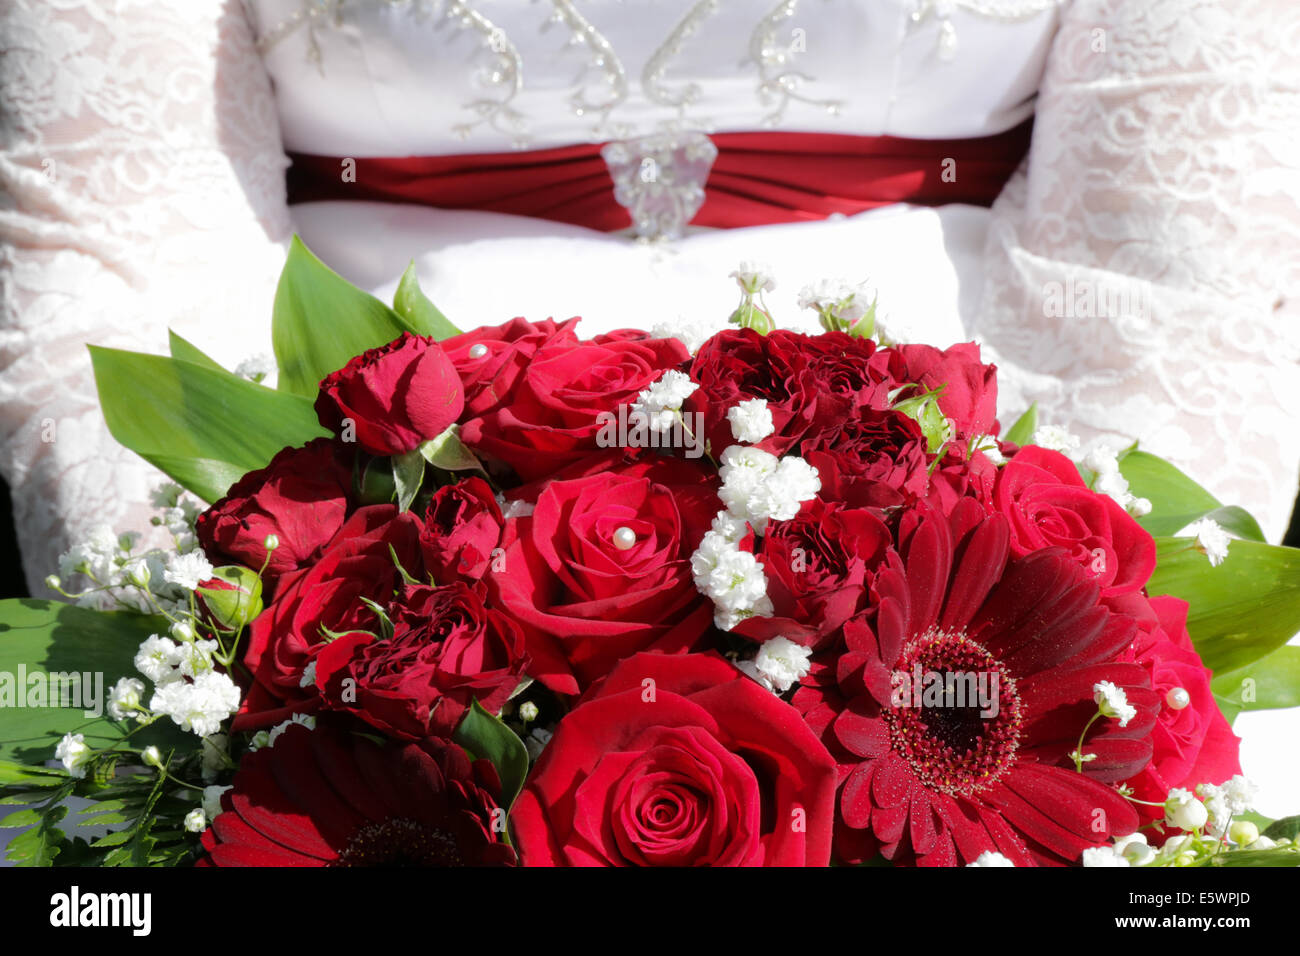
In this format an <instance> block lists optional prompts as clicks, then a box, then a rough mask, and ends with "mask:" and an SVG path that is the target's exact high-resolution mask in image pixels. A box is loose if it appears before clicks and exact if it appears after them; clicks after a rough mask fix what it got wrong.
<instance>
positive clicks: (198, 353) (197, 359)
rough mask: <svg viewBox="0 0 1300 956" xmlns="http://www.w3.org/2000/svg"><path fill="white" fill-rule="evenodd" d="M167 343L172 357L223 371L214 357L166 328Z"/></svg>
mask: <svg viewBox="0 0 1300 956" xmlns="http://www.w3.org/2000/svg"><path fill="white" fill-rule="evenodd" d="M167 344H168V348H169V350H170V351H171V353H172V358H174V359H180V360H181V361H182V362H192V363H194V364H195V365H203V366H206V367H207V368H211V369H216V370H217V371H219V372H224V371H225V369H224V368H222V366H221V364H220V363H218V362H217V360H216V359H213V358H211V357H209V356H208V354H207V353H206V352H204V351H203V350H202V349H200V348H199V347H198V346H197V345H194V344H193V343H192V342H189V341H187V340H185V339H183V338H181V337H180V336H179V335H177V334H176V333H175V332H174V331H172V330H171V329H168V330H167Z"/></svg>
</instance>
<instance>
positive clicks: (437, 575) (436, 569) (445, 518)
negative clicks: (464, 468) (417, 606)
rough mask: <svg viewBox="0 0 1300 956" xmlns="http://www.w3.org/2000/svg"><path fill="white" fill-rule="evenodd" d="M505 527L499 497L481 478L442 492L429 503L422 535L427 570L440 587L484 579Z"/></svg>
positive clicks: (444, 489)
mask: <svg viewBox="0 0 1300 956" xmlns="http://www.w3.org/2000/svg"><path fill="white" fill-rule="evenodd" d="M504 526H505V518H504V517H502V515H501V508H500V506H499V505H497V501H496V496H495V495H493V493H492V489H491V488H490V487H488V483H487V482H486V481H484V480H483V479H482V478H466V479H465V480H464V481H461V482H459V483H458V484H454V485H447V486H446V487H444V488H439V489H438V490H437V491H436V492H434V495H433V497H432V498H431V499H430V501H429V508H428V511H427V512H426V513H425V516H424V530H423V531H422V532H420V550H421V551H422V552H423V553H424V566H425V568H426V569H427V570H428V572H429V573H430V574H431V575H433V579H434V581H436V582H437V583H439V584H450V583H451V582H452V581H465V582H467V583H472V582H474V581H477V580H479V579H481V578H482V577H483V575H484V574H486V573H487V570H488V567H489V565H490V563H491V561H492V557H493V551H494V550H495V549H496V547H497V545H498V544H499V543H500V541H501V529H502V528H503V527H504ZM503 553H504V552H503Z"/></svg>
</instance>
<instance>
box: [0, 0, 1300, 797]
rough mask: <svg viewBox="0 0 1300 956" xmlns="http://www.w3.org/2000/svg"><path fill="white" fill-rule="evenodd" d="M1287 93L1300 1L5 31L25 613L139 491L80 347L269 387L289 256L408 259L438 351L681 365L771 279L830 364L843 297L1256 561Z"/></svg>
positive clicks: (949, 3) (64, 9) (896, 2)
mask: <svg viewBox="0 0 1300 956" xmlns="http://www.w3.org/2000/svg"><path fill="white" fill-rule="evenodd" d="M1298 63H1300V7H1297V6H1296V4H1295V3H1294V0H1221V2H1220V0H1073V2H1070V0H781V2H777V0H247V2H245V3H241V2H239V0H185V2H169V3H159V2H158V0H10V2H8V3H6V4H5V7H4V10H3V11H2V12H0V103H3V114H0V115H3V124H2V128H3V137H4V138H3V142H2V143H0V179H2V180H3V184H4V188H5V193H6V198H5V201H4V203H3V205H0V276H2V277H3V311H2V313H0V321H2V323H3V326H2V328H3V331H2V333H0V408H2V409H3V415H2V416H0V441H2V442H3V448H2V450H0V466H2V467H3V471H4V477H5V479H6V481H7V482H8V483H9V485H10V487H11V489H12V494H13V498H14V508H15V515H16V523H17V526H18V531H19V537H20V541H21V547H22V557H23V563H24V567H25V570H26V574H27V578H28V581H29V582H30V583H31V587H32V592H33V593H34V594H37V595H38V596H39V595H43V594H44V593H45V592H44V588H43V586H42V585H41V584H40V582H41V581H42V579H43V578H44V576H45V575H46V574H47V573H49V572H50V571H51V570H52V569H53V568H54V567H55V566H56V562H57V556H58V554H59V553H60V551H62V550H64V549H65V548H67V547H68V545H69V543H70V542H71V541H73V540H76V539H78V538H80V537H84V535H85V534H86V532H87V531H88V530H89V529H90V528H91V527H94V526H96V525H100V524H104V523H107V524H109V525H111V526H113V527H115V528H120V529H125V528H130V527H144V526H145V525H146V523H147V520H148V512H147V511H145V510H144V509H145V503H146V502H147V501H148V500H149V490H150V488H151V487H152V486H153V484H155V482H156V481H157V479H158V475H157V473H156V472H153V471H152V469H151V468H150V467H149V466H148V465H146V464H145V463H144V462H143V461H141V460H139V459H137V458H135V457H134V456H133V455H132V454H131V453H129V452H127V451H125V450H123V449H121V448H120V447H118V446H117V445H116V444H115V443H114V442H113V440H112V439H111V437H109V435H108V433H107V431H106V430H105V427H104V425H103V420H102V417H101V416H100V413H99V411H98V403H97V400H96V396H95V390H94V384H93V379H92V376H91V373H90V364H89V361H88V357H87V352H86V349H85V344H86V343H87V342H92V343H95V344H100V345H109V346H116V347H122V348H132V349H137V350H145V351H161V350H162V349H163V348H164V347H165V344H166V330H167V329H168V328H174V329H176V330H177V331H178V332H179V333H181V334H182V335H184V336H185V337H186V338H188V339H190V340H191V341H193V342H194V343H195V344H197V345H198V346H199V347H201V348H203V349H204V350H205V351H207V352H208V353H209V354H211V355H213V356H214V357H216V358H218V359H219V360H220V361H222V362H223V363H224V364H226V365H227V366H228V367H235V366H236V365H238V364H239V363H241V362H243V361H245V360H248V359H250V358H255V357H256V356H257V355H258V354H260V353H269V351H270V328H269V309H270V303H271V301H272V295H273V290H274V286H275V281H276V277H277V275H278V272H279V269H280V267H281V265H282V263H283V257H284V252H285V248H286V243H287V240H288V239H289V237H290V236H291V234H292V233H294V232H297V233H299V234H300V235H301V236H302V237H303V239H304V240H305V242H306V243H307V245H308V246H309V247H311V248H312V249H313V250H314V251H315V252H316V253H317V254H318V255H319V256H321V257H322V258H323V259H324V260H325V261H326V262H327V263H329V264H330V265H331V266H332V267H333V268H334V269H336V270H337V271H339V272H340V273H342V274H343V275H344V276H345V277H347V278H349V279H350V280H352V281H354V282H356V283H357V284H359V285H362V286H364V287H366V288H369V289H371V290H372V291H374V292H375V293H376V294H378V295H380V296H382V297H391V294H392V291H393V289H394V287H395V285H396V283H397V280H398V277H399V276H400V275H401V273H402V271H403V270H404V268H405V267H406V265H407V262H408V261H409V259H410V257H411V256H414V257H415V262H416V265H417V267H418V269H419V273H420V279H421V284H422V286H423V287H424V289H425V290H426V291H427V292H428V293H429V295H430V297H431V298H432V299H433V300H434V301H435V302H436V303H438V305H439V306H440V308H441V309H442V310H443V311H444V312H445V313H446V314H447V315H448V316H449V317H451V319H452V320H453V321H454V322H456V323H457V324H458V325H459V326H460V327H462V328H470V327H473V326H476V325H481V324H496V323H499V322H502V321H505V320H507V319H509V318H511V317H512V316H515V315H519V314H524V315H526V316H527V317H529V318H534V319H540V318H544V317H546V316H548V315H552V316H556V317H559V318H563V317H568V316H571V315H582V316H584V320H583V324H582V326H581V328H582V330H583V332H584V333H585V334H586V335H592V334H595V333H597V332H602V331H609V330H611V329H614V328H621V327H627V326H638V327H643V328H655V329H659V330H662V331H664V332H668V333H671V334H677V335H679V336H681V337H682V338H684V339H687V340H688V341H691V340H693V339H698V338H701V337H703V336H705V335H707V334H709V333H710V332H711V331H712V330H715V329H717V328H719V327H721V326H722V325H723V324H724V323H725V320H726V316H727V315H728V314H729V312H730V311H731V309H732V308H733V307H734V305H735V288H734V285H732V284H731V283H730V280H728V278H727V276H728V273H729V272H731V271H732V270H733V269H735V268H736V266H737V265H738V263H739V262H740V261H741V260H760V261H766V262H768V263H770V264H771V266H772V271H773V273H774V276H775V279H776V281H777V287H776V289H775V291H774V292H773V293H770V294H769V295H768V297H767V300H768V302H769V304H770V305H771V306H772V311H773V314H774V317H775V318H776V321H777V322H778V324H780V325H782V326H785V327H790V328H800V329H803V328H806V329H809V330H812V329H814V328H815V327H816V322H815V319H814V317H813V314H812V313H811V312H808V311H806V310H801V309H800V306H799V298H800V293H801V290H803V289H804V287H805V286H809V285H812V284H814V283H816V282H817V281H818V280H822V279H827V278H831V279H843V280H846V281H848V282H850V283H854V284H856V283H860V282H867V283H869V285H870V288H871V289H872V290H873V294H877V293H878V295H879V303H880V311H881V313H882V315H883V316H884V321H885V322H886V324H887V326H888V328H889V329H890V331H891V334H893V335H894V336H895V337H898V338H903V339H909V340H914V341H927V342H930V343H933V344H937V345H946V344H948V343H950V342H955V341H961V340H970V339H974V340H976V341H978V342H980V343H981V345H982V346H983V348H984V350H985V355H986V356H987V358H988V359H989V360H991V361H994V362H996V363H997V365H998V366H999V369H1000V380H1001V383H1002V390H1001V396H1000V398H1001V401H1000V409H1001V416H1002V421H1003V423H1004V424H1006V423H1008V422H1010V421H1011V420H1013V419H1014V418H1015V417H1016V416H1017V415H1018V414H1019V413H1020V412H1021V411H1022V410H1023V409H1024V408H1025V407H1027V406H1028V404H1029V403H1030V402H1032V401H1037V402H1038V404H1039V407H1040V409H1041V410H1042V416H1043V420H1045V421H1048V422H1051V423H1053V424H1058V425H1062V426H1065V427H1067V428H1069V429H1070V430H1072V431H1074V432H1075V433H1077V434H1079V435H1081V436H1082V437H1083V438H1085V439H1087V440H1092V441H1108V442H1110V443H1111V444H1113V445H1116V446H1123V445H1127V444H1128V443H1130V442H1131V441H1133V440H1135V439H1136V440H1140V441H1141V442H1142V444H1143V446H1144V447H1146V448H1149V449H1150V450H1152V451H1154V452H1156V453H1158V454H1161V455H1164V456H1166V457H1168V458H1170V459H1172V460H1173V461H1174V462H1175V463H1177V464H1179V465H1180V466H1181V467H1182V468H1183V469H1184V470H1186V471H1188V472H1189V473H1190V474H1192V475H1193V476H1195V477H1196V478H1197V479H1198V480H1199V481H1201V482H1202V483H1203V484H1205V485H1206V486H1207V487H1208V488H1209V489H1210V490H1211V491H1212V492H1214V493H1215V494H1216V495H1217V496H1219V497H1220V498H1221V499H1223V500H1225V501H1226V502H1229V503H1240V504H1242V505H1245V506H1247V507H1248V508H1250V509H1251V510H1252V511H1253V512H1255V513H1256V514H1257V515H1258V516H1259V518H1260V519H1261V522H1262V523H1263V525H1264V527H1265V529H1266V531H1267V533H1268V534H1269V536H1270V538H1271V539H1272V540H1277V539H1278V538H1279V537H1280V536H1281V533H1282V530H1283V529H1284V528H1285V526H1286V521H1287V517H1288V515H1289V513H1290V507H1291V504H1292V502H1293V500H1294V497H1295V491H1296V484H1297V472H1298V471H1300V454H1298V453H1297V452H1296V449H1295V445H1294V444H1293V440H1294V436H1295V434H1296V420H1295V417H1294V414H1295V413H1294V410H1295V408H1296V407H1297V404H1298V402H1297V399H1300V375H1298V374H1297V372H1298V371H1300V369H1298V368H1297V360H1298V357H1300V332H1298V331H1297V326H1298V324H1300V323H1298V322H1297V316H1298V314H1300V297H1298V296H1297V295H1296V292H1297V289H1296V286H1297V283H1298V282H1300V254H1298V253H1297V250H1300V185H1298V182H1297V164H1298V161H1297V159H1296V157H1297V155H1300V141H1297V135H1298V134H1300V121H1298V120H1300V109H1298V108H1297V102H1296V93H1295V91H1296V90H1297V89H1300V66H1297V64H1298ZM1031 125H1032V132H1031ZM286 172H287V173H288V175H287V176H286ZM286 182H287V184H288V186H287V188H286ZM692 344H693V343H692ZM1264 717H1265V715H1261V714H1247V715H1244V716H1243V718H1242V719H1241V721H1240V722H1239V723H1238V724H1237V728H1238V730H1239V731H1242V732H1244V733H1246V736H1247V744H1246V747H1245V749H1244V752H1243V757H1244V759H1245V760H1246V761H1247V770H1248V771H1250V772H1252V773H1254V774H1255V775H1256V776H1258V777H1260V778H1266V777H1267V776H1268V772H1267V768H1266V767H1265V766H1264V761H1263V759H1262V755H1263V754H1264V753H1266V752H1268V751H1267V750H1266V749H1265V748H1266V747H1267V746H1273V744H1274V743H1276V741H1273V742H1269V741H1267V740H1266V737H1265V736H1264V728H1265V723H1264ZM1292 723H1293V724H1294V723H1296V721H1294V720H1292ZM1256 727H1258V728H1260V733H1259V734H1258V735H1256V736H1252V735H1251V731H1252V729H1253V728H1256ZM1267 727H1268V730H1269V731H1270V733H1269V734H1268V736H1272V734H1274V733H1276V734H1281V733H1283V732H1288V733H1290V732H1293V730H1294V729H1295V728H1292V729H1291V730H1285V728H1283V727H1282V726H1281V725H1280V724H1278V723H1277V722H1276V721H1274V722H1273V723H1270V724H1268V725H1267ZM1252 745H1254V746H1252ZM1279 746H1280V745H1279ZM1276 752H1280V751H1276ZM1252 754H1254V755H1255V758H1256V759H1255V760H1254V761H1253V762H1252V759H1251V758H1252ZM1283 782H1285V781H1283ZM1275 795H1280V794H1276V792H1275ZM1285 809H1287V810H1289V811H1290V812H1295V810H1296V807H1294V806H1291V807H1287V808H1285Z"/></svg>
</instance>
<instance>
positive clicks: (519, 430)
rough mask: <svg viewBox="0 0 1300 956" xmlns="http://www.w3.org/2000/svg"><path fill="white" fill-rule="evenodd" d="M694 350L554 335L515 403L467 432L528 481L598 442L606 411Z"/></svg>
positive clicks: (669, 342)
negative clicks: (561, 338) (558, 338)
mask: <svg viewBox="0 0 1300 956" xmlns="http://www.w3.org/2000/svg"><path fill="white" fill-rule="evenodd" d="M688 358H690V354H689V353H688V352H687V351H686V347H685V346H684V345H682V343H681V342H679V341H677V340H676V339H643V340H639V341H631V340H622V339H620V340H615V341H611V342H579V343H578V344H576V345H575V344H573V343H571V342H567V341H566V342H560V341H554V342H551V343H550V344H549V345H546V346H544V347H543V348H541V349H539V350H538V351H537V354H536V355H534V356H533V360H532V361H531V362H530V363H529V364H528V366H527V368H525V369H524V372H523V374H522V375H521V376H520V379H519V383H518V387H517V388H516V389H515V392H514V395H513V396H512V398H511V400H510V401H509V403H507V404H506V405H504V406H503V407H501V408H499V409H497V410H495V411H493V412H490V413H488V414H486V415H481V416H479V417H476V418H472V419H470V420H469V421H467V422H466V423H465V425H464V427H463V429H462V430H461V438H462V439H463V440H464V442H465V444H467V445H469V446H470V447H471V448H473V449H475V450H477V451H481V452H483V453H484V454H486V455H490V456H491V457H493V458H496V459H498V460H499V461H503V462H505V463H506V464H507V465H509V466H510V467H511V468H513V469H514V470H515V471H516V472H517V473H518V474H519V476H520V477H521V478H522V479H523V480H524V481H532V480H534V479H537V478H543V477H546V476H547V475H550V474H553V473H554V472H556V471H559V470H560V469H561V468H563V467H564V466H565V465H568V464H571V463H573V462H575V461H578V460H580V459H581V458H583V457H585V456H586V455H588V454H590V453H592V452H594V451H596V450H597V448H598V447H599V443H598V436H599V434H600V432H601V429H602V425H603V422H602V420H601V415H602V413H605V412H609V413H617V411H618V408H619V406H620V405H631V404H632V403H633V402H635V401H636V398H637V394H638V393H639V392H640V391H641V390H642V389H645V388H648V387H649V386H650V385H651V384H652V383H653V382H655V381H657V380H658V379H659V378H661V377H662V376H663V373H664V372H665V371H667V370H668V369H672V368H676V367H677V366H678V365H681V364H682V363H683V362H685V361H686V360H687V359H688Z"/></svg>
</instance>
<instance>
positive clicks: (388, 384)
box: [316, 332, 465, 455]
mask: <svg viewBox="0 0 1300 956" xmlns="http://www.w3.org/2000/svg"><path fill="white" fill-rule="evenodd" d="M464 406H465V393H464V390H463V388H462V387H461V384H460V376H459V375H457V374H456V367H455V366H454V365H452V363H451V359H449V358H448V357H447V355H446V353H444V352H443V350H442V347H441V346H440V345H439V344H438V343H437V342H436V341H435V340H434V339H432V338H430V337H428V336H422V335H412V334H411V333H410V332H403V333H402V336H401V338H399V339H396V340H394V341H392V342H390V343H389V344H388V345H385V346H382V347H381V348H377V349H370V350H368V351H366V352H364V353H362V354H361V355H358V356H357V357H356V358H354V359H353V360H352V361H350V362H348V364H347V365H345V366H343V368H341V369H339V370H338V371H337V372H332V373H331V374H329V375H327V376H326V377H325V378H324V379H323V380H322V381H321V383H320V394H319V395H317V397H316V414H317V416H318V417H319V418H320V422H321V424H322V425H324V426H325V427H326V428H328V429H330V430H331V431H333V432H335V433H336V434H337V433H343V435H344V438H345V439H346V437H347V428H346V423H348V422H350V423H351V424H352V427H353V428H354V429H355V431H356V441H357V444H359V445H360V446H361V447H362V448H364V449H365V450H366V451H368V452H370V453H371V454H372V455H401V454H404V453H406V452H408V451H411V450H412V449H413V448H415V447H416V446H418V445H419V444H420V443H421V442H423V441H426V440H428V439H430V438H437V437H438V436H439V435H441V434H442V433H443V432H444V431H445V430H446V429H447V427H448V426H449V425H451V424H453V423H454V422H455V421H456V419H458V418H459V417H460V413H461V410H462V409H463V408H464Z"/></svg>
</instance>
